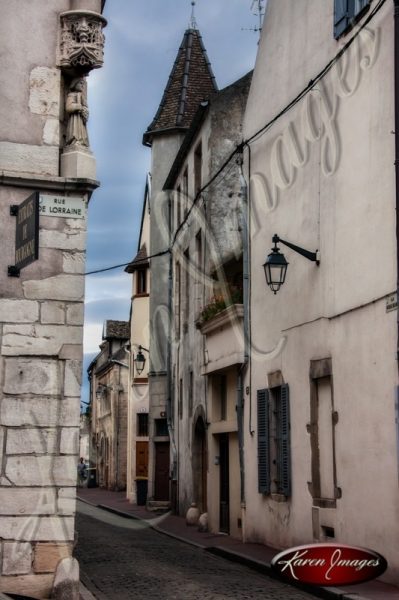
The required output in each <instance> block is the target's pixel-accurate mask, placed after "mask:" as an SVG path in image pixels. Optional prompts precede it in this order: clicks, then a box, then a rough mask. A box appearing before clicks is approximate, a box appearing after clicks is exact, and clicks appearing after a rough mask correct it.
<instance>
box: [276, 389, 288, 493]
mask: <svg viewBox="0 0 399 600" xmlns="http://www.w3.org/2000/svg"><path fill="white" fill-rule="evenodd" d="M278 411H279V419H278V426H279V431H278V432H277V435H278V438H279V452H278V457H277V460H278V475H279V481H278V488H279V492H280V493H281V494H284V495H285V496H290V495H291V448H290V446H291V444H290V437H291V434H290V429H291V423H290V393H289V387H288V384H284V385H282V386H281V395H280V402H279V408H278Z"/></svg>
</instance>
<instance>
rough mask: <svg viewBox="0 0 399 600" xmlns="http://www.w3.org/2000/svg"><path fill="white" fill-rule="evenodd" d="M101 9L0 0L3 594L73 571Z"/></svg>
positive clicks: (34, 589)
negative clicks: (89, 96) (90, 93)
mask: <svg viewBox="0 0 399 600" xmlns="http://www.w3.org/2000/svg"><path fill="white" fill-rule="evenodd" d="M103 5H104V2H101V0H57V1H55V2H51V3H49V2H47V1H45V0H37V1H36V2H34V3H32V2H29V1H26V0H23V1H22V2H18V3H15V2H13V1H10V0H1V2H0V10H1V15H2V18H1V24H0V29H1V34H0V40H1V41H0V45H1V54H2V57H3V59H2V69H1V74H0V89H1V103H0V106H1V109H0V239H1V241H2V252H1V259H0V263H1V267H0V458H1V460H0V546H1V548H0V569H1V577H0V590H1V591H5V592H13V593H20V594H27V595H29V596H33V597H36V598H48V597H49V596H50V593H51V590H52V588H54V586H55V588H56V589H58V584H59V582H60V581H61V584H62V585H64V592H65V593H68V594H69V596H68V597H70V598H75V597H76V593H77V591H76V584H77V580H78V577H79V574H78V566H77V564H76V562H74V561H73V560H71V559H70V557H71V556H72V550H73V543H74V515H75V486H76V465H77V460H78V448H79V414H80V381H81V369H82V352H83V349H82V338H83V299H84V271H85V243H86V242H85V239H86V226H87V204H88V201H89V199H90V197H91V195H92V192H93V190H95V189H96V187H97V186H98V185H99V182H98V181H97V180H96V176H95V160H94V157H93V155H92V153H91V151H90V147H89V145H88V140H87V129H86V121H87V118H88V108H87V100H86V84H85V76H86V75H87V74H88V73H89V71H90V70H91V69H92V68H97V67H100V66H101V64H102V60H103V45H104V36H103V33H102V30H103V27H104V26H105V24H106V22H105V19H104V18H103V17H102V15H101V12H102V9H103ZM75 86H77V88H76V87H75ZM73 98H74V99H75V100H76V102H75V104H74V105H72V99H73ZM78 124H79V127H78ZM78 130H79V131H80V134H78ZM68 132H69V133H70V135H69V136H68ZM72 133H73V135H72ZM28 198H30V200H29V201H28V203H27V206H29V209H22V208H21V210H20V212H19V213H18V207H21V205H22V203H23V202H24V201H25V200H27V199H28ZM37 202H39V225H38V236H39V242H38V258H37V259H36V260H34V261H33V262H31V263H30V264H26V263H27V261H26V260H22V261H21V258H22V259H27V258H29V259H30V258H35V256H36V249H35V252H34V253H32V252H31V250H32V248H33V247H34V240H33V238H32V240H29V243H28V242H25V243H24V239H25V238H26V236H27V235H28V229H26V228H23V230H22V234H21V235H22V242H23V243H22V246H21V250H20V251H19V252H18V251H17V252H16V224H17V222H18V223H20V222H22V221H23V220H24V219H25V217H26V216H27V215H28V213H29V215H30V212H32V211H33V210H37V208H36V206H37V205H36V203H37ZM11 207H15V208H11ZM30 209H32V211H31V210H30ZM18 262H19V264H21V265H22V262H23V263H24V264H23V265H22V267H23V268H21V269H20V270H18V268H15V267H16V266H17V267H18V264H16V263H18ZM10 267H11V268H10ZM65 558H66V561H65V560H62V559H65ZM60 561H62V562H60ZM62 573H64V575H62ZM65 577H66V578H67V579H69V581H64V582H63V583H62V580H63V579H65ZM54 593H57V592H56V591H54Z"/></svg>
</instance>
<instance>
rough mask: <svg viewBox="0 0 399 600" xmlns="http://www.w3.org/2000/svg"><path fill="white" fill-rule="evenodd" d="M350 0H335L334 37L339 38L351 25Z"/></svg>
mask: <svg viewBox="0 0 399 600" xmlns="http://www.w3.org/2000/svg"><path fill="white" fill-rule="evenodd" d="M349 2H350V0H334V37H335V39H337V38H339V36H340V35H342V34H343V32H344V31H345V29H346V28H347V27H348V25H349V19H350V13H349V8H350V7H349Z"/></svg>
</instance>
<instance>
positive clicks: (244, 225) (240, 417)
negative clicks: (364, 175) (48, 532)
mask: <svg viewBox="0 0 399 600" xmlns="http://www.w3.org/2000/svg"><path fill="white" fill-rule="evenodd" d="M398 2H399V0H398ZM243 162H244V161H243V152H241V154H240V155H239V158H238V159H237V164H238V166H239V170H240V185H241V201H242V205H241V210H240V217H239V220H240V221H239V225H240V228H241V235H242V266H243V305H244V362H243V364H242V365H241V366H240V368H239V370H238V375H237V429H238V451H239V461H240V493H241V506H242V508H244V507H245V463H244V394H243V373H244V371H245V369H246V367H247V365H248V361H249V348H248V339H249V338H248V333H249V318H248V316H249V315H248V308H249V293H248V292H249V287H248V286H249V279H248V274H249V264H248V263H249V261H248V258H249V254H248V185H247V182H246V180H245V177H244V173H243Z"/></svg>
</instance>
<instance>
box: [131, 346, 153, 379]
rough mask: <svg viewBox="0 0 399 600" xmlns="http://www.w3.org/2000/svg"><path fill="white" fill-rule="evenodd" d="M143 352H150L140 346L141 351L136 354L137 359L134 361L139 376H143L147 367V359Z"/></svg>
mask: <svg viewBox="0 0 399 600" xmlns="http://www.w3.org/2000/svg"><path fill="white" fill-rule="evenodd" d="M142 350H144V351H145V352H149V350H147V348H144V346H139V350H138V352H137V354H136V358H135V359H134V361H133V362H134V365H135V369H136V373H137V375H141V373H142V372H143V371H144V367H145V363H146V359H145V356H144V354H143V352H142Z"/></svg>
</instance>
